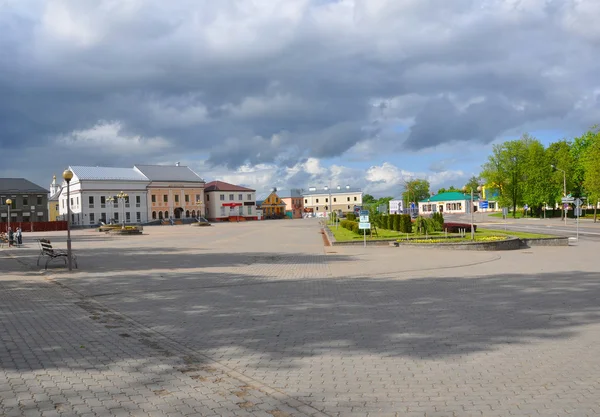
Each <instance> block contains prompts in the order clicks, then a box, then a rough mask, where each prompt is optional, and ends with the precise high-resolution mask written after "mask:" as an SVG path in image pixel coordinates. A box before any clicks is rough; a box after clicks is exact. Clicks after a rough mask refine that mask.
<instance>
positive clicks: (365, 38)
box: [0, 0, 600, 182]
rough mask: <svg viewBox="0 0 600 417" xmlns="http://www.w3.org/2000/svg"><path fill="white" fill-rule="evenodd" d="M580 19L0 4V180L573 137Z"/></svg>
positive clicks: (324, 0) (587, 6) (598, 91)
mask: <svg viewBox="0 0 600 417" xmlns="http://www.w3.org/2000/svg"><path fill="white" fill-rule="evenodd" d="M593 16H596V17H597V16H600V2H598V1H596V0H556V1H553V0H519V1H517V0H480V1H473V0H454V1H446V0H418V1H417V0H244V1H241V0H221V1H212V0H173V1H169V2H165V1H162V0H121V1H114V0H45V1H43V0H4V1H3V2H0V34H1V35H0V127H1V131H0V147H1V150H2V154H3V157H2V160H3V165H2V168H0V173H2V174H4V175H9V174H11V173H13V172H15V171H16V170H17V169H18V168H19V167H20V166H23V165H20V164H21V163H22V161H23V160H27V161H29V163H28V164H27V165H28V166H34V167H35V170H36V171H35V173H34V174H33V177H34V179H37V178H38V177H37V176H38V175H39V177H42V175H43V176H47V175H48V173H49V172H50V171H56V168H55V165H56V164H58V163H60V164H63V165H61V167H62V166H64V165H65V164H79V165H81V164H96V165H98V164H104V165H116V164H125V165H131V164H132V163H136V162H137V163H139V162H146V163H160V162H164V161H170V162H174V161H178V160H180V159H181V155H187V154H189V153H190V152H198V153H200V154H202V155H203V158H205V159H204V161H203V162H202V167H203V168H205V169H208V168H209V167H227V168H228V169H232V170H234V169H238V168H240V167H243V166H250V167H254V166H259V165H261V164H274V165H276V166H279V167H280V169H292V168H293V167H298V166H302V164H303V163H304V162H305V161H306V160H307V158H317V159H327V158H334V157H342V158H343V157H344V155H345V154H346V153H347V152H348V151H349V150H350V149H353V148H354V149H355V148H356V147H357V146H360V144H361V143H366V142H369V143H371V142H373V141H375V142H376V143H378V146H377V149H381V151H380V153H381V156H382V157H383V156H385V155H389V152H390V151H392V152H407V151H409V152H418V151H420V150H422V149H426V148H432V147H436V146H439V145H443V144H447V143H451V142H473V143H490V142H492V141H493V140H495V139H497V138H498V137H499V136H501V135H502V134H503V133H505V132H513V131H518V130H519V129H522V128H524V127H527V128H529V129H531V128H540V129H542V128H561V129H564V130H570V131H577V130H582V129H586V128H588V127H589V126H590V124H592V123H594V122H597V121H599V120H600V104H599V97H600V81H599V79H598V77H597V74H599V73H600V61H599V60H598V59H597V57H598V56H600V29H598V25H596V24H595V20H594V19H593V18H592V17H593ZM382 103H384V104H382ZM398 126H403V127H404V128H403V129H397V127H398ZM59 150H60V151H59ZM48 155H55V157H54V158H48ZM192 163H193V161H192ZM198 166H200V162H198ZM219 169H220V168H219ZM367 174H368V173H367ZM290 175H291V176H290V178H292V179H294V181H293V182H296V180H298V179H301V178H302V179H304V177H303V176H302V175H301V174H299V173H295V174H290ZM352 175H353V176H356V173H355V172H354V171H352ZM367 176H368V175H367Z"/></svg>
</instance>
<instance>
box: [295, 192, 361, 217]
mask: <svg viewBox="0 0 600 417" xmlns="http://www.w3.org/2000/svg"><path fill="white" fill-rule="evenodd" d="M362 197H363V192H362V191H361V190H359V189H357V188H350V186H346V187H345V188H342V187H337V188H328V187H325V188H323V189H321V190H317V189H316V188H314V187H311V188H309V189H308V192H305V193H303V194H302V198H303V200H304V202H303V204H304V212H305V213H312V214H313V215H315V216H318V217H320V216H327V215H328V213H330V212H331V211H336V212H342V213H347V212H352V211H354V206H362Z"/></svg>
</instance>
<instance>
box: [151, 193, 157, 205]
mask: <svg viewBox="0 0 600 417" xmlns="http://www.w3.org/2000/svg"><path fill="white" fill-rule="evenodd" d="M152 202H153V203H156V196H155V195H154V194H152Z"/></svg>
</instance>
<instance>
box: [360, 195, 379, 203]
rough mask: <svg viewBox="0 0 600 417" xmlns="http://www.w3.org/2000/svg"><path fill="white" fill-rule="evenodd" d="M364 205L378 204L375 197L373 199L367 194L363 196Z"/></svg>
mask: <svg viewBox="0 0 600 417" xmlns="http://www.w3.org/2000/svg"><path fill="white" fill-rule="evenodd" d="M362 201H363V204H373V203H375V202H376V200H375V197H373V196H372V195H371V194H365V195H363V199H362Z"/></svg>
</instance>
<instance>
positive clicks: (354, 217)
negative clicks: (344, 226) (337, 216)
mask: <svg viewBox="0 0 600 417" xmlns="http://www.w3.org/2000/svg"><path fill="white" fill-rule="evenodd" d="M346 219H348V220H350V221H355V220H356V214H354V213H346Z"/></svg>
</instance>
